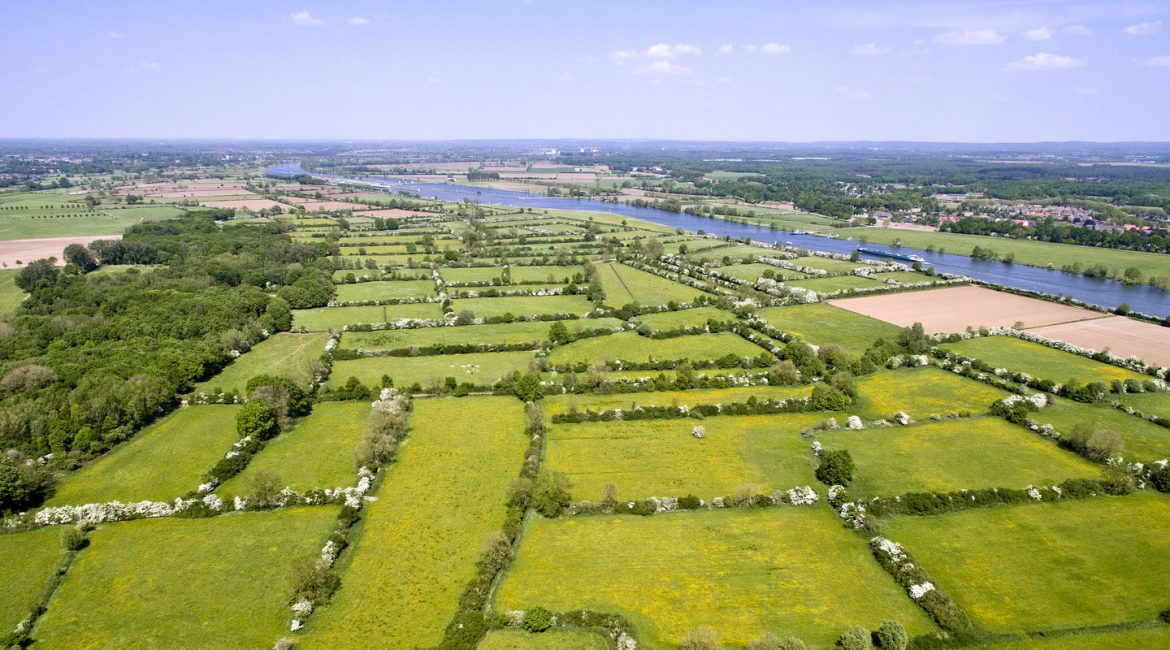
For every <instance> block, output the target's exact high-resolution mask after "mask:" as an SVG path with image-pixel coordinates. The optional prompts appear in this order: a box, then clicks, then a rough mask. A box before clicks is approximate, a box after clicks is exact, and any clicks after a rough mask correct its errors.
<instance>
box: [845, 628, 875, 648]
mask: <svg viewBox="0 0 1170 650" xmlns="http://www.w3.org/2000/svg"><path fill="white" fill-rule="evenodd" d="M869 639H870V636H869V630H867V629H865V628H864V627H861V626H860V625H850V626H849V629H847V630H845V632H844V634H842V635H841V637H840V638H839V639H837V647H838V648H841V649H842V650H869V648H872V647H873V644H872V643H871V642H870V640H869Z"/></svg>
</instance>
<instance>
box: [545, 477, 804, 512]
mask: <svg viewBox="0 0 1170 650" xmlns="http://www.w3.org/2000/svg"><path fill="white" fill-rule="evenodd" d="M818 501H820V496H819V495H818V494H817V492H816V490H814V489H813V488H812V487H811V486H808V485H804V486H796V487H793V488H790V489H788V490H774V491H772V492H771V493H767V494H765V493H763V492H761V491H760V490H759V489H758V488H757V487H756V486H744V487H743V488H741V489H740V490H739V491H738V492H737V493H736V494H734V495H729V496H717V497H714V498H712V499H710V500H706V499H700V498H699V497H696V496H694V495H693V494H688V495H686V496H683V497H648V498H645V499H634V500H628V501H611V502H598V503H594V502H592V501H578V502H576V503H571V504H569V505H568V506H567V507H566V508H565V511H564V514H565V515H568V516H577V515H593V514H607V515H608V514H616V515H639V516H644V517H645V516H649V515H656V514H663V513H668V512H675V511H679V510H722V509H725V508H769V507H775V506H785V505H788V506H811V505H815V504H816V503H817V502H818Z"/></svg>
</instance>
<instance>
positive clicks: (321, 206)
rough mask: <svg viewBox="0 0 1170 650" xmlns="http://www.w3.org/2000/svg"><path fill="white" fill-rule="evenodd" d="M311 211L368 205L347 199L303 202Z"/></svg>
mask: <svg viewBox="0 0 1170 650" xmlns="http://www.w3.org/2000/svg"><path fill="white" fill-rule="evenodd" d="M301 207H303V208H304V209H305V210H308V211H309V212H329V211H331V210H361V209H362V208H364V207H366V206H365V205H362V204H361V203H347V202H345V201H306V202H304V203H302V204H301Z"/></svg>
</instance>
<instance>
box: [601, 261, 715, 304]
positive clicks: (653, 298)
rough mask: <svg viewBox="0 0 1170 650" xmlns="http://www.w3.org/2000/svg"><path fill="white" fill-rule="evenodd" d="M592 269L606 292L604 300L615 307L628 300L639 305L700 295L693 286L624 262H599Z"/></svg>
mask: <svg viewBox="0 0 1170 650" xmlns="http://www.w3.org/2000/svg"><path fill="white" fill-rule="evenodd" d="M594 268H595V269H596V273H597V277H598V279H599V280H600V281H601V288H602V289H603V290H604V291H605V302H606V303H607V304H609V305H613V306H615V307H619V306H621V305H624V304H626V303H631V302H636V303H638V304H640V305H665V304H666V303H668V302H678V303H688V302H691V301H692V300H694V299H695V298H696V297H698V296H700V295H702V292H700V291H698V290H696V289H692V288H690V287H688V286H685V285H681V284H679V283H677V282H671V281H670V280H667V279H665V278H660V277H658V276H657V275H653V274H650V273H647V272H645V271H640V270H638V269H635V268H631V267H629V266H626V265H624V264H616V263H609V264H598V265H596V266H595V267H594Z"/></svg>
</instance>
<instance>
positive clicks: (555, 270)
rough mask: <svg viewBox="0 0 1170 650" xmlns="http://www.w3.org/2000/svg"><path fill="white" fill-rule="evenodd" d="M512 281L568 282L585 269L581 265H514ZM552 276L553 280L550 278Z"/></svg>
mask: <svg viewBox="0 0 1170 650" xmlns="http://www.w3.org/2000/svg"><path fill="white" fill-rule="evenodd" d="M511 269H512V282H549V283H550V284H568V282H569V281H571V280H572V279H573V275H574V274H576V273H581V272H582V271H584V269H583V268H581V267H580V266H513V267H511ZM550 278H551V280H550Z"/></svg>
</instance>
